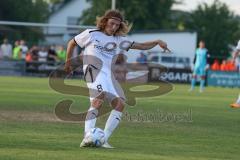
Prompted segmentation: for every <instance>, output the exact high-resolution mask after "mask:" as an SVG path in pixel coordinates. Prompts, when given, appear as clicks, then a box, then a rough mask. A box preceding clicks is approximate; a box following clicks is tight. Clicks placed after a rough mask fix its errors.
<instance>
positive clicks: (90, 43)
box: [74, 29, 134, 72]
mask: <svg viewBox="0 0 240 160" xmlns="http://www.w3.org/2000/svg"><path fill="white" fill-rule="evenodd" d="M74 40H75V42H76V43H77V44H78V45H79V46H80V47H81V48H84V51H83V55H90V56H94V57H96V58H97V59H99V60H100V61H101V62H102V69H101V70H103V71H106V72H107V71H111V65H112V63H113V58H114V57H115V56H117V55H118V54H120V53H122V54H124V53H126V52H127V51H128V50H129V49H130V48H131V46H132V44H133V43H134V42H133V41H131V40H129V39H128V38H127V37H124V36H108V35H106V34H105V33H103V32H101V31H99V30H96V29H86V30H85V31H83V32H82V33H80V34H78V35H77V36H75V37H74ZM84 65H85V64H84ZM92 65H94V64H92Z"/></svg>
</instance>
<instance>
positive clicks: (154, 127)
mask: <svg viewBox="0 0 240 160" xmlns="http://www.w3.org/2000/svg"><path fill="white" fill-rule="evenodd" d="M68 83H71V84H75V85H79V84H80V83H82V82H81V81H80V80H72V81H69V82H68ZM188 88H189V86H187V85H174V90H173V91H172V92H170V93H169V94H167V95H163V96H160V97H153V98H145V99H138V101H137V105H136V106H135V107H127V108H126V111H125V113H128V115H132V119H128V118H126V117H125V118H124V117H123V120H122V122H121V124H120V126H119V127H118V129H117V130H116V131H115V133H114V134H113V136H112V137H111V140H110V143H111V144H112V145H113V146H115V147H116V148H115V149H112V150H106V149H102V148H84V149H82V148H79V143H80V142H81V140H82V135H83V127H84V126H83V123H82V122H80V123H76V122H75V123H73V122H72V123H71V122H64V121H59V120H58V119H57V118H56V117H55V116H54V107H55V104H56V103H57V102H59V101H60V100H63V99H72V100H74V101H75V102H74V104H73V107H72V108H71V110H72V112H78V111H82V110H84V109H86V108H88V105H89V102H88V98H87V97H81V96H73V95H64V94H60V93H57V92H55V91H53V90H52V89H51V88H50V87H49V85H48V79H47V78H24V77H0V160H55V159H56V160H78V159H84V160H88V159H89V160H110V159H114V160H117V159H120V160H123V159H131V160H133V159H134V160H135V159H136V160H160V159H163V160H185V159H188V160H193V159H194V160H195V159H199V160H209V159H222V160H230V159H236V160H238V159H240V127H239V126H240V109H231V108H230V107H229V103H231V102H233V101H234V100H235V99H236V98H237V95H238V93H239V89H230V88H214V87H208V88H206V91H205V92H204V93H202V94H200V93H199V92H198V88H197V90H195V91H194V92H192V93H188V92H187V90H188ZM139 113H140V114H141V115H142V116H147V115H155V116H157V115H158V114H160V113H161V114H162V115H180V116H181V115H188V116H189V117H191V119H185V120H183V119H181V118H179V117H178V118H179V119H171V117H170V118H169V119H168V120H166V119H165V120H160V121H159V119H154V120H152V119H144V121H143V120H142V119H138V118H137V116H136V115H137V114H139ZM150 117H151V116H150ZM106 118H107V115H106V116H103V117H101V118H99V120H98V123H97V126H99V127H101V128H103V127H104V122H105V120H106ZM158 118H159V117H158ZM145 120H148V121H145ZM189 120H190V121H189Z"/></svg>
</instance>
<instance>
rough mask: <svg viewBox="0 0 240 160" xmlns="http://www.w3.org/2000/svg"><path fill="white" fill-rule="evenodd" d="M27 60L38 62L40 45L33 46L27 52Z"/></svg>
mask: <svg viewBox="0 0 240 160" xmlns="http://www.w3.org/2000/svg"><path fill="white" fill-rule="evenodd" d="M25 60H26V62H36V61H38V47H37V46H33V47H32V48H31V49H30V50H29V51H28V52H27V54H26V57H25Z"/></svg>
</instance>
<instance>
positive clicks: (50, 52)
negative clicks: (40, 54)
mask: <svg viewBox="0 0 240 160" xmlns="http://www.w3.org/2000/svg"><path fill="white" fill-rule="evenodd" d="M47 61H48V62H52V63H51V64H53V63H54V62H56V61H58V57H57V54H56V51H55V50H54V49H53V48H49V49H48V55H47Z"/></svg>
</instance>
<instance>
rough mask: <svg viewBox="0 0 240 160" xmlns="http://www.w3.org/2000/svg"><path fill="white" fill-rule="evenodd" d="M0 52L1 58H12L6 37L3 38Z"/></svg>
mask: <svg viewBox="0 0 240 160" xmlns="http://www.w3.org/2000/svg"><path fill="white" fill-rule="evenodd" d="M0 52H1V54H2V57H3V59H11V58H12V45H11V44H9V43H8V39H6V38H5V39H4V40H3V44H2V45H1V47H0Z"/></svg>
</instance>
